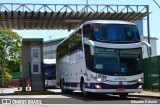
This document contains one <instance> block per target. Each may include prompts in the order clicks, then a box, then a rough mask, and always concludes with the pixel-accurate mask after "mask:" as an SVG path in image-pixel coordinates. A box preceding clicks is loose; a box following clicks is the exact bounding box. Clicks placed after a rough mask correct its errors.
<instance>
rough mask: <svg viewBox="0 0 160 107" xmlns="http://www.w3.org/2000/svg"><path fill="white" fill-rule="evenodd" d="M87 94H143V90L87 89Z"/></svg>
mask: <svg viewBox="0 0 160 107" xmlns="http://www.w3.org/2000/svg"><path fill="white" fill-rule="evenodd" d="M85 91H86V92H93V93H141V92H142V91H143V89H123V90H117V89H89V88H86V89H85Z"/></svg>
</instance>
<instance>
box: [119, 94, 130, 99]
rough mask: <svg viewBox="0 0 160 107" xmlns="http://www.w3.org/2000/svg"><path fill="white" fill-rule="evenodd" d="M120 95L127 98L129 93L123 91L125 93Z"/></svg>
mask: <svg viewBox="0 0 160 107" xmlns="http://www.w3.org/2000/svg"><path fill="white" fill-rule="evenodd" d="M119 96H120V97H121V98H122V99H125V98H127V96H128V93H123V94H120V95H119Z"/></svg>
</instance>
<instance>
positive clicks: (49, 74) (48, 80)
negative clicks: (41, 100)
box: [44, 59, 58, 88]
mask: <svg viewBox="0 0 160 107" xmlns="http://www.w3.org/2000/svg"><path fill="white" fill-rule="evenodd" d="M44 72H45V87H46V88H57V87H58V86H57V80H56V60H55V59H44Z"/></svg>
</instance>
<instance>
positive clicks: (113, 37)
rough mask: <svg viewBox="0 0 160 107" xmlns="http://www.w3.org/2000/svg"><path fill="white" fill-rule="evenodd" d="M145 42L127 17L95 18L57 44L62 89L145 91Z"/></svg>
mask: <svg viewBox="0 0 160 107" xmlns="http://www.w3.org/2000/svg"><path fill="white" fill-rule="evenodd" d="M142 45H146V46H147V50H148V51H147V52H148V55H151V48H150V45H149V44H148V43H147V42H144V41H141V40H140V35H139V32H138V29H137V26H136V25H135V24H134V23H131V22H126V21H115V20H114V21H112V20H92V21H87V22H85V23H84V24H82V25H81V26H80V27H79V28H77V30H75V31H74V32H73V33H72V34H71V35H70V36H69V37H68V38H66V39H65V40H63V41H62V42H61V43H59V44H58V46H57V58H56V60H57V63H56V69H57V76H56V77H57V81H58V83H59V84H60V87H61V90H62V93H67V92H72V91H74V90H80V91H82V94H83V95H84V96H87V95H88V94H89V93H109V94H118V95H120V97H122V98H126V97H127V95H128V93H139V92H142V91H143V87H142V85H143V71H142Z"/></svg>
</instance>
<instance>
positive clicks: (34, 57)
mask: <svg viewBox="0 0 160 107" xmlns="http://www.w3.org/2000/svg"><path fill="white" fill-rule="evenodd" d="M33 59H38V49H33Z"/></svg>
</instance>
